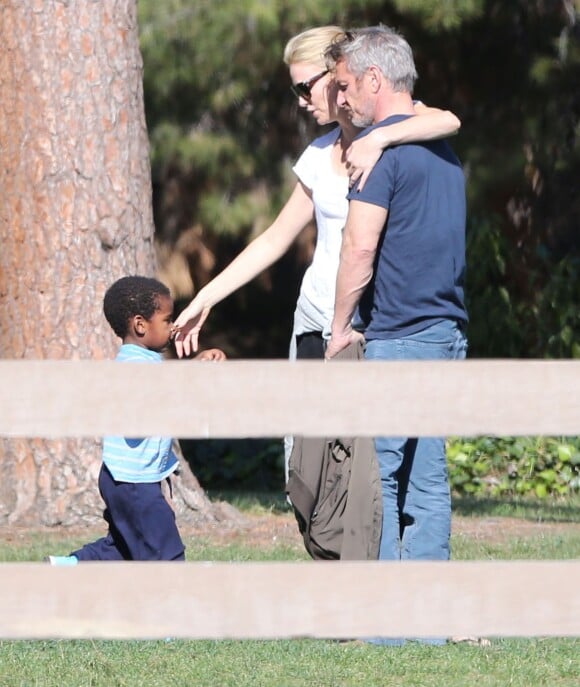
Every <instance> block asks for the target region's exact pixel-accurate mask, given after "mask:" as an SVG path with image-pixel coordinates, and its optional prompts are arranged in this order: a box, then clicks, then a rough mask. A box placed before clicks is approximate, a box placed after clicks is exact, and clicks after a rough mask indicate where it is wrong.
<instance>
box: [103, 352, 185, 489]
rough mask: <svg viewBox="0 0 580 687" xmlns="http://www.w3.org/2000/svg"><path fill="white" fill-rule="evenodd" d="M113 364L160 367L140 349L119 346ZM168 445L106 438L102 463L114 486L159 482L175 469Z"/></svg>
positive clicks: (163, 440)
mask: <svg viewBox="0 0 580 687" xmlns="http://www.w3.org/2000/svg"><path fill="white" fill-rule="evenodd" d="M115 360H118V361H120V362H131V363H133V362H139V363H160V362H162V360H163V357H162V356H161V354H160V353H157V352H156V351H150V350H149V349H148V348H144V347H143V346H136V345H135V344H123V345H122V346H121V348H120V350H119V353H118V354H117V357H116V358H115ZM171 445H172V439H171V437H146V438H144V439H129V438H127V437H115V436H107V437H105V438H104V441H103V463H104V464H105V465H106V466H107V468H108V470H109V472H110V473H111V475H112V476H113V479H114V480H115V481H117V482H131V483H136V482H148V483H152V482H161V481H162V480H164V479H165V478H166V477H168V476H169V475H170V474H171V473H172V472H174V471H175V470H176V468H177V466H178V462H177V458H176V456H175V454H174V453H173V451H172V449H171Z"/></svg>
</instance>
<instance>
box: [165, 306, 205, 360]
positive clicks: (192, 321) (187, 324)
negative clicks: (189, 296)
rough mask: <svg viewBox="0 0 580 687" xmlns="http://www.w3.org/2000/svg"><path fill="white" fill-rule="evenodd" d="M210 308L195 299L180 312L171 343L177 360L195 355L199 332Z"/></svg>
mask: <svg viewBox="0 0 580 687" xmlns="http://www.w3.org/2000/svg"><path fill="white" fill-rule="evenodd" d="M210 310H211V308H210V307H209V306H204V305H203V304H201V303H200V302H199V301H198V300H197V298H194V299H193V300H192V301H191V303H190V304H189V305H188V306H187V308H185V310H183V311H182V312H181V314H180V315H179V317H178V318H177V319H176V320H175V323H174V325H173V327H174V331H175V336H174V338H173V343H174V345H175V352H176V353H177V357H178V358H183V356H189V355H191V354H192V353H195V352H196V351H197V349H198V346H199V332H200V331H201V328H202V327H203V323H204V322H205V321H206V319H207V316H208V315H209V313H210Z"/></svg>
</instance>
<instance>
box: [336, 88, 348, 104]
mask: <svg viewBox="0 0 580 687" xmlns="http://www.w3.org/2000/svg"><path fill="white" fill-rule="evenodd" d="M336 104H337V105H338V106H339V107H344V105H345V104H346V96H345V95H344V91H338V93H337V94H336Z"/></svg>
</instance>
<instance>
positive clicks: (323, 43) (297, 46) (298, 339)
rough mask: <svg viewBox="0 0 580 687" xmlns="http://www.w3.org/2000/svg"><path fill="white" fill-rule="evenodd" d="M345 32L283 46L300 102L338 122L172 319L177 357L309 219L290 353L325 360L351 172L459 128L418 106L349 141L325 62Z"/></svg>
mask: <svg viewBox="0 0 580 687" xmlns="http://www.w3.org/2000/svg"><path fill="white" fill-rule="evenodd" d="M343 33H344V32H343V30H342V29H341V28H340V27H338V26H323V27H319V28H314V29H309V30H307V31H304V32H303V33H300V34H298V35H297V36H295V37H294V38H292V39H291V40H290V41H289V42H288V44H287V45H286V48H285V50H284V62H285V63H286V64H287V65H288V66H289V70H290V77H291V79H292V91H293V92H294V94H295V95H296V96H297V97H298V105H299V106H300V107H302V108H305V109H306V110H307V111H308V112H310V113H311V114H312V116H313V117H314V119H315V120H316V121H317V123H318V124H320V125H321V126H323V125H325V124H331V123H333V122H335V123H337V125H338V126H336V127H335V128H334V129H333V130H332V131H331V132H330V133H328V134H325V135H324V136H321V137H320V138H317V139H316V140H315V141H313V142H312V143H311V144H310V145H309V146H308V148H307V149H306V150H305V151H304V153H303V154H302V156H301V157H300V158H299V160H298V162H297V163H296V165H295V167H294V171H295V173H296V175H297V176H298V181H297V183H296V186H295V187H294V190H293V192H292V194H291V195H290V198H289V199H288V201H287V202H286V204H285V205H284V207H283V208H282V210H281V211H280V213H279V215H278V217H277V218H276V219H275V220H274V222H273V223H272V224H271V225H270V226H269V227H268V229H266V230H265V231H264V232H263V233H262V234H261V235H260V236H258V237H257V238H256V239H254V240H253V241H252V242H251V243H250V244H249V245H248V246H247V247H246V248H245V249H244V250H243V251H242V252H241V253H240V255H238V257H237V258H235V259H234V260H233V261H232V262H231V263H230V264H229V265H228V266H227V267H226V269H224V270H223V271H222V272H221V273H220V274H218V275H217V276H216V277H215V278H214V279H212V281H210V282H209V283H208V284H207V285H206V286H204V287H203V288H202V289H201V290H200V291H199V293H198V294H197V295H196V296H195V298H194V299H193V300H192V301H191V303H190V304H189V305H188V306H187V307H186V308H185V309H184V310H183V311H182V312H181V314H180V315H179V317H178V318H177V319H176V321H175V327H176V329H177V333H176V336H175V347H176V350H177V354H178V356H179V357H182V356H183V355H189V354H190V353H191V352H192V351H197V347H198V337H199V332H200V330H201V327H202V326H203V323H204V322H205V320H206V318H207V316H208V315H209V312H210V310H211V308H212V307H213V306H214V305H215V304H216V303H219V302H220V301H221V300H223V299H224V298H226V296H228V295H230V294H231V293H233V292H234V291H236V290H237V289H239V288H240V287H241V286H243V285H244V284H246V283H248V282H249V281H250V280H251V279H253V278H254V277H256V276H257V275H258V274H260V272H262V271H263V270H265V269H266V268H268V267H269V266H270V265H272V264H273V263H274V262H276V260H278V259H279V258H280V257H281V256H282V255H284V253H285V252H286V251H287V250H288V249H289V247H290V246H291V244H292V242H293V241H294V240H295V239H296V237H297V236H298V235H299V234H300V232H301V231H302V229H303V228H304V227H305V226H306V225H307V224H309V223H310V222H311V221H312V220H313V219H315V220H316V226H317V239H316V247H315V250H314V255H313V259H312V263H311V264H310V266H309V267H308V269H307V270H306V272H305V274H304V278H303V281H302V285H301V289H300V295H299V297H298V303H297V306H296V311H295V313H294V328H293V333H292V339H291V343H290V357H291V358H303V357H314V358H320V359H322V358H324V341H325V339H328V338H329V335H330V325H331V323H332V316H333V308H334V292H335V281H336V273H337V270H338V263H339V255H340V246H341V241H342V229H343V227H344V225H345V222H346V216H347V213H348V202H347V200H346V194H347V191H348V186H349V176H350V179H351V180H355V179H357V178H359V177H360V183H363V184H364V181H365V180H366V177H367V176H368V173H369V172H370V170H371V169H372V166H373V165H374V163H375V162H376V160H377V159H378V158H379V156H380V153H381V152H382V150H383V149H384V148H386V147H388V146H390V145H394V144H398V143H407V142H410V141H420V140H430V139H435V138H443V137H446V136H449V135H453V134H455V133H456V132H457V131H458V129H459V126H460V122H459V120H458V119H457V117H455V115H453V114H452V113H451V112H447V111H442V110H437V109H432V108H427V107H425V106H424V105H422V104H420V103H417V104H416V112H417V114H418V115H421V116H418V117H412V118H410V119H407V120H405V121H403V122H399V123H397V124H393V125H390V126H385V127H382V128H380V129H377V130H375V131H374V132H373V133H372V134H371V135H369V136H365V137H363V138H361V139H359V140H358V141H356V142H354V143H353V139H354V137H355V136H356V135H357V134H358V133H359V132H360V130H359V129H357V128H356V127H355V126H353V125H352V123H351V122H350V120H349V118H348V116H347V115H346V113H345V111H344V110H341V109H340V108H338V107H337V105H336V94H337V88H336V86H335V83H334V80H333V77H332V74H331V73H330V72H329V71H328V69H327V68H326V63H325V60H324V51H325V49H326V48H327V47H328V46H329V45H330V44H331V43H332V41H333V40H336V39H337V38H340V37H341V36H342V35H343Z"/></svg>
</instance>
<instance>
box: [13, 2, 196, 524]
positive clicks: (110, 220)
mask: <svg viewBox="0 0 580 687" xmlns="http://www.w3.org/2000/svg"><path fill="white" fill-rule="evenodd" d="M136 12H137V10H136V0H82V2H80V1H79V2H74V1H69V0H3V2H2V5H1V7H0V92H1V93H2V97H1V98H0V155H1V160H2V166H1V171H0V174H1V181H2V183H1V187H2V194H1V195H0V239H1V242H2V244H1V249H0V321H1V322H2V323H3V326H2V330H1V332H0V356H2V357H4V358H58V359H79V358H95V359H103V358H110V357H113V356H114V354H115V351H116V349H117V347H118V344H119V342H118V340H115V337H114V335H113V333H112V332H111V331H110V328H109V326H108V325H107V323H106V321H105V319H104V317H103V314H102V300H103V295H104V292H105V290H106V288H107V287H108V286H109V285H110V284H111V283H112V282H113V281H115V280H116V279H118V278H119V277H121V276H124V275H129V274H145V275H151V274H155V270H156V261H155V249H154V243H153V232H154V229H153V218H152V207H151V175H150V167H149V156H148V152H149V151H148V139H147V130H146V124H145V116H144V111H143V92H142V61H141V55H140V50H139V37H138V27H137V14H136ZM100 444H101V442H100V438H94V439H83V440H68V439H65V440H62V441H47V440H43V439H31V440H8V439H0V522H14V523H15V522H18V523H22V524H27V523H35V524H42V525H55V524H66V525H69V524H70V525H72V524H79V523H81V522H87V521H92V520H95V519H97V518H98V517H99V516H100V512H101V508H102V503H101V501H100V497H99V495H98V491H97V486H96V482H97V474H98V470H99V466H100V453H101V451H100ZM184 469H188V468H187V466H186V465H185V466H184ZM190 477H191V478H192V479H193V480H194V478H193V475H190ZM194 481H195V480H194ZM195 483H196V482H195ZM194 487H195V484H194ZM197 489H198V490H199V492H200V494H199V499H198V500H199V508H200V510H202V511H203V510H204V508H205V509H206V510H207V509H208V507H209V505H208V501H207V499H205V496H204V494H203V492H202V490H201V489H200V488H199V485H197Z"/></svg>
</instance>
